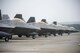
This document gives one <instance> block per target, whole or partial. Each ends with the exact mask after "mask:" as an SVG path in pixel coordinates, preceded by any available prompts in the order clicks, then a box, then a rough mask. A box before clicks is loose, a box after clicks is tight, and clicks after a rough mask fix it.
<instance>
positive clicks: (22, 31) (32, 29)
mask: <svg viewBox="0 0 80 53" xmlns="http://www.w3.org/2000/svg"><path fill="white" fill-rule="evenodd" d="M12 23H14V25H15V26H16V28H15V29H14V30H13V32H14V34H18V36H19V37H21V36H22V35H26V37H28V36H32V38H33V39H35V35H37V32H38V30H40V28H39V27H36V26H34V25H30V24H27V23H26V22H25V21H24V20H23V19H22V14H16V16H15V17H14V19H13V20H12Z"/></svg>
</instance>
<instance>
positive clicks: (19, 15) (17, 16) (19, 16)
mask: <svg viewBox="0 0 80 53" xmlns="http://www.w3.org/2000/svg"><path fill="white" fill-rule="evenodd" d="M14 18H19V19H21V20H24V19H23V18H22V14H16V15H15V17H14Z"/></svg>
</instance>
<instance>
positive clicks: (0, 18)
mask: <svg viewBox="0 0 80 53" xmlns="http://www.w3.org/2000/svg"><path fill="white" fill-rule="evenodd" d="M0 20H2V17H1V9H0Z"/></svg>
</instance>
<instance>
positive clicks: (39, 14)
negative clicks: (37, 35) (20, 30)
mask: <svg viewBox="0 0 80 53" xmlns="http://www.w3.org/2000/svg"><path fill="white" fill-rule="evenodd" d="M0 9H1V10H2V14H8V15H9V16H10V18H11V19H13V17H14V16H15V14H17V13H19V14H23V18H24V20H25V21H27V20H28V19H29V17H30V16H34V17H35V18H36V21H37V22H38V21H40V20H41V19H42V18H45V19H47V21H48V22H49V23H51V22H53V21H58V22H80V0H0Z"/></svg>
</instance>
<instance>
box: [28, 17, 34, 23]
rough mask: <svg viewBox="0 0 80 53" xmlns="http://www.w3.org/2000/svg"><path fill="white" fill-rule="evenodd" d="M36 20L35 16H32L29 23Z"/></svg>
mask: <svg viewBox="0 0 80 53" xmlns="http://www.w3.org/2000/svg"><path fill="white" fill-rule="evenodd" d="M31 22H35V17H30V18H29V20H28V21H27V23H31Z"/></svg>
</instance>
